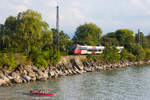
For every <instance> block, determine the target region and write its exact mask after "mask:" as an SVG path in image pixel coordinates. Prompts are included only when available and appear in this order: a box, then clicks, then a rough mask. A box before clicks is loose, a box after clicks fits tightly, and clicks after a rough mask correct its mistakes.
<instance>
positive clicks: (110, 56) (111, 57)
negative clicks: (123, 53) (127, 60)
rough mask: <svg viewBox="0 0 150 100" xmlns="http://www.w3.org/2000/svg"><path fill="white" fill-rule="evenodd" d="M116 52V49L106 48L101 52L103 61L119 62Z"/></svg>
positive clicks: (118, 55)
mask: <svg viewBox="0 0 150 100" xmlns="http://www.w3.org/2000/svg"><path fill="white" fill-rule="evenodd" d="M118 52H119V50H118V49H117V48H116V47H107V48H106V49H105V50H104V52H103V54H104V61H105V62H111V63H112V62H116V61H118V60H120V54H118Z"/></svg>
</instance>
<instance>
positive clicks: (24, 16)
mask: <svg viewBox="0 0 150 100" xmlns="http://www.w3.org/2000/svg"><path fill="white" fill-rule="evenodd" d="M4 27H5V31H4V35H2V34H1V40H2V44H1V45H2V47H3V49H8V48H9V50H12V49H13V50H14V51H15V52H25V51H26V52H27V53H29V52H30V50H31V48H39V49H42V48H43V47H45V46H47V45H49V46H50V44H52V32H51V31H50V30H49V29H48V28H49V25H48V24H47V23H46V22H44V21H43V20H42V17H41V14H40V13H38V12H35V11H32V10H27V11H25V12H21V13H19V14H18V15H17V16H16V17H13V16H10V17H8V18H7V19H6V21H5V24H4Z"/></svg>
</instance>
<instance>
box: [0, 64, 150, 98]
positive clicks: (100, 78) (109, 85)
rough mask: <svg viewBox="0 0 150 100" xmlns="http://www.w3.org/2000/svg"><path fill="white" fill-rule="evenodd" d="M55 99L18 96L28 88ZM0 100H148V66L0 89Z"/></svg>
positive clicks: (149, 84)
mask: <svg viewBox="0 0 150 100" xmlns="http://www.w3.org/2000/svg"><path fill="white" fill-rule="evenodd" d="M31 88H32V89H47V90H52V91H53V92H56V93H54V94H55V96H51V97H35V96H34V97H32V96H25V95H22V93H24V92H28V91H29V90H30V89H31ZM0 100H150V66H138V67H128V68H121V69H116V70H112V71H104V72H91V73H85V74H82V75H76V76H69V77H61V78H58V79H52V80H48V81H45V82H31V83H28V84H19V85H15V86H13V87H6V88H0Z"/></svg>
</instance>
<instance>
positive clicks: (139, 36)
mask: <svg viewBox="0 0 150 100" xmlns="http://www.w3.org/2000/svg"><path fill="white" fill-rule="evenodd" d="M138 43H139V44H140V45H141V35H140V29H138Z"/></svg>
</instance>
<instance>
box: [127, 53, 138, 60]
mask: <svg viewBox="0 0 150 100" xmlns="http://www.w3.org/2000/svg"><path fill="white" fill-rule="evenodd" d="M127 60H129V61H135V60H136V56H134V55H133V54H132V53H129V54H128V57H127Z"/></svg>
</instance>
